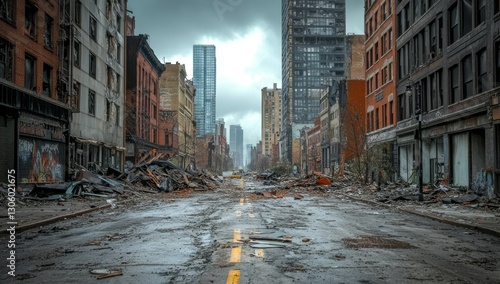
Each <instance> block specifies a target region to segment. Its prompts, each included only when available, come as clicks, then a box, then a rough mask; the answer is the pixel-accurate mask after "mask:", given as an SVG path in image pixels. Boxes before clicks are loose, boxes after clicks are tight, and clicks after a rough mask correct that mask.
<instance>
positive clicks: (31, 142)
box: [0, 0, 71, 186]
mask: <svg viewBox="0 0 500 284" xmlns="http://www.w3.org/2000/svg"><path fill="white" fill-rule="evenodd" d="M58 5H59V1H54V0H48V1H39V2H38V3H34V2H31V1H14V0H5V1H1V2H0V30H2V33H1V35H0V133H1V134H0V172H2V173H3V174H2V175H0V183H1V182H5V183H7V173H10V174H12V175H14V176H15V177H17V183H18V184H24V185H23V186H25V185H26V184H28V183H43V182H60V181H64V180H65V179H66V175H67V173H68V166H69V165H68V149H69V147H68V145H69V132H68V131H69V128H70V120H71V115H70V106H69V101H68V97H67V93H66V92H65V91H66V90H67V89H68V86H67V85H64V84H62V82H61V81H60V79H61V78H60V75H59V74H60V71H61V68H63V66H60V62H59V57H58V54H59V53H58V50H59V46H58V44H59V43H60V41H59V39H60V38H62V39H64V33H63V31H60V30H59V23H60V14H59V13H60V12H59V8H58ZM12 170H15V172H12Z"/></svg>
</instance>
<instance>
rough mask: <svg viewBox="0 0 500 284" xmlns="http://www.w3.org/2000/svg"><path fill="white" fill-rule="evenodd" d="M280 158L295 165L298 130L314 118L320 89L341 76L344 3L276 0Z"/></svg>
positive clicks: (318, 0) (343, 46)
mask: <svg viewBox="0 0 500 284" xmlns="http://www.w3.org/2000/svg"><path fill="white" fill-rule="evenodd" d="M281 9H282V17H281V20H282V25H281V26H282V41H281V42H282V52H281V54H282V60H281V62H282V80H283V82H282V90H281V92H282V96H281V103H282V106H281V109H282V119H283V125H282V132H281V135H280V145H281V146H280V158H282V159H285V160H287V161H289V162H291V163H293V164H295V163H297V162H298V157H294V155H293V153H299V151H298V149H294V147H297V145H299V144H297V143H294V142H293V140H296V139H298V138H299V136H300V129H302V128H303V127H306V126H312V125H313V123H314V118H316V117H317V116H318V114H319V101H320V94H321V91H322V90H323V89H324V88H325V86H327V85H331V84H332V81H333V80H336V79H341V78H344V76H345V61H346V32H345V0H329V1H324V0H282V5H281Z"/></svg>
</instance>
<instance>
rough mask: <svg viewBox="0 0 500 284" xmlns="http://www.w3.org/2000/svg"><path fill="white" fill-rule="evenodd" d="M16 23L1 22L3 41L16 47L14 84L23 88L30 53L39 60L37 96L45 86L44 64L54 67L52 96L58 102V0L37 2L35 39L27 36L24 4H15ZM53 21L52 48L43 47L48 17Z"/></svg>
mask: <svg viewBox="0 0 500 284" xmlns="http://www.w3.org/2000/svg"><path fill="white" fill-rule="evenodd" d="M13 2H14V3H15V7H14V11H13V19H14V22H13V23H11V24H9V23H8V22H6V21H4V20H0V30H1V33H0V37H1V38H3V39H5V40H7V41H8V42H10V43H11V44H12V45H14V66H13V69H14V70H13V83H14V84H16V85H18V86H21V87H24V77H25V74H24V73H25V65H24V64H25V54H26V53H28V54H30V55H31V56H33V57H35V58H36V66H35V85H36V90H35V91H36V93H37V94H38V95H41V92H42V84H43V77H42V76H43V64H44V63H45V64H47V65H49V66H50V67H52V74H51V96H52V98H53V99H57V92H56V86H57V74H58V71H59V59H58V56H57V48H58V47H57V43H58V42H57V39H58V37H59V6H58V1H56V0H46V1H36V5H37V6H38V11H37V14H36V35H35V37H33V38H32V37H31V36H30V35H28V33H27V32H25V28H24V22H25V5H24V3H25V2H24V1H13ZM46 14H47V15H49V16H50V17H51V18H52V19H53V27H52V48H51V49H49V48H47V47H45V45H44V29H45V15H46Z"/></svg>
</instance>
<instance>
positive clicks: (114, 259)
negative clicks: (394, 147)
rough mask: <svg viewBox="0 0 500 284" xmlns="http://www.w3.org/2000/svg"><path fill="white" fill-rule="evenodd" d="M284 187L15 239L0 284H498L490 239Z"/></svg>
mask: <svg viewBox="0 0 500 284" xmlns="http://www.w3.org/2000/svg"><path fill="white" fill-rule="evenodd" d="M293 182H294V183H295V184H294V183H277V182H270V181H269V180H266V179H256V178H254V177H245V179H225V180H224V181H223V182H221V185H220V187H217V188H213V189H210V190H203V191H195V190H192V189H188V188H186V189H179V190H176V191H171V192H158V193H156V194H145V195H141V198H140V199H138V200H136V201H135V202H131V203H126V202H125V203H120V202H118V203H117V204H115V206H109V207H107V208H104V209H101V210H96V211H93V212H90V213H88V214H84V215H81V216H77V217H74V218H71V219H67V220H62V221H58V222H55V223H53V224H48V225H45V226H40V227H37V228H33V229H29V230H26V231H24V232H20V233H17V234H16V247H15V277H12V276H10V275H9V274H7V272H8V267H7V266H6V263H5V261H4V265H2V270H1V272H2V273H1V275H0V282H1V283H92V282H95V281H100V282H102V283H500V266H499V265H498V264H499V263H500V245H499V244H500V239H499V238H498V237H497V236H494V235H491V234H484V233H481V232H479V231H477V230H473V229H469V228H466V227H460V226H455V225H452V224H445V223H443V222H439V221H435V220H432V219H429V218H425V217H421V216H418V215H415V214H409V213H407V212H404V211H401V210H399V209H401V207H403V206H404V204H406V203H400V204H397V203H394V204H393V205H394V206H387V202H385V203H384V202H380V201H376V200H375V201H373V202H371V203H365V202H360V201H357V199H353V198H351V197H350V196H349V194H351V195H352V191H355V192H356V194H354V195H355V197H356V198H359V197H360V196H364V197H366V195H361V192H360V191H358V189H356V188H357V187H355V186H352V185H351V186H346V187H339V186H338V184H337V186H336V185H335V184H333V185H326V186H325V185H317V184H310V185H308V184H307V183H306V182H304V181H300V182H299V183H300V184H299V185H297V181H293ZM292 185H293V186H292ZM355 189H356V190H355ZM394 202H396V201H394ZM379 203H380V204H381V205H378V204H379ZM382 204H384V206H382ZM429 206H431V205H429ZM440 206H441V207H442V205H440ZM460 206H462V205H460ZM437 207H438V206H436V208H437ZM429 208H432V207H429ZM482 214H487V212H483V213H482ZM488 214H492V215H493V216H496V215H495V214H498V213H496V212H494V211H492V212H490V213H488ZM482 216H487V215H482ZM482 218H488V217H482ZM497 220H498V219H497ZM7 240H8V236H6V235H2V241H3V242H4V244H5V245H3V246H2V250H1V255H2V256H8V255H9V251H8V248H7V246H6V244H7ZM5 258H6V257H3V259H5Z"/></svg>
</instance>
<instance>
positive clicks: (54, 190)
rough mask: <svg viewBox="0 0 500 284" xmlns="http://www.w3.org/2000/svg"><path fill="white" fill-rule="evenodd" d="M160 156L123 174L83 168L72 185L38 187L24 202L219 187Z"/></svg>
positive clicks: (111, 196) (204, 176)
mask: <svg viewBox="0 0 500 284" xmlns="http://www.w3.org/2000/svg"><path fill="white" fill-rule="evenodd" d="M160 158H161V156H156V157H153V158H151V159H150V160H149V161H142V163H140V164H137V165H130V164H129V165H128V166H127V167H126V169H125V171H123V172H122V171H119V170H117V169H114V168H111V167H109V168H108V170H107V172H106V173H105V174H104V173H103V171H102V170H101V169H98V170H97V171H95V170H94V171H89V170H87V169H85V168H83V167H80V170H78V171H77V172H75V173H74V176H73V177H74V178H73V181H71V182H65V183H57V184H37V185H35V186H34V187H33V188H32V189H31V191H30V193H29V195H28V196H26V197H25V198H26V199H33V200H59V199H61V198H64V199H67V198H73V197H89V196H92V197H105V198H114V197H117V196H120V195H124V194H125V195H131V194H132V195H137V194H138V192H143V193H158V192H173V191H178V190H186V189H187V190H195V191H206V190H213V189H215V188H217V187H219V186H220V181H219V180H218V179H217V178H215V177H211V176H210V175H208V174H206V173H204V172H197V171H189V172H188V171H184V170H183V169H181V168H179V167H178V166H176V165H175V164H173V163H172V162H170V161H168V160H161V159H160Z"/></svg>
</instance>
